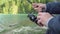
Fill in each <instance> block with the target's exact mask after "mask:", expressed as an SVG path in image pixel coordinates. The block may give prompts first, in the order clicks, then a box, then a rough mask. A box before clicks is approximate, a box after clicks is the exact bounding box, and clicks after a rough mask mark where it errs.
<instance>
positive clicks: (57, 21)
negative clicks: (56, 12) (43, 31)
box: [48, 16, 60, 32]
mask: <svg viewBox="0 0 60 34" xmlns="http://www.w3.org/2000/svg"><path fill="white" fill-rule="evenodd" d="M48 27H49V28H50V29H52V30H54V31H57V32H60V16H56V17H54V18H52V19H51V20H50V21H49V23H48Z"/></svg>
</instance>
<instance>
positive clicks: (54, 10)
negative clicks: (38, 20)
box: [45, 2, 60, 14]
mask: <svg viewBox="0 0 60 34" xmlns="http://www.w3.org/2000/svg"><path fill="white" fill-rule="evenodd" d="M45 8H46V11H45V12H48V13H51V14H60V2H50V3H47V4H46V7H45Z"/></svg>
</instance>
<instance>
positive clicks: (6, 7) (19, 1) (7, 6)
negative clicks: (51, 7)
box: [0, 0, 53, 14]
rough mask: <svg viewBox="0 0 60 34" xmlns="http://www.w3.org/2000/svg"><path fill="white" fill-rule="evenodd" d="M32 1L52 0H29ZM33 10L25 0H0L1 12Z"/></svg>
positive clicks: (13, 12)
mask: <svg viewBox="0 0 60 34" xmlns="http://www.w3.org/2000/svg"><path fill="white" fill-rule="evenodd" d="M30 1H31V2H32V3H33V2H37V3H40V2H41V3H46V1H47V2H50V1H53V0H30ZM32 11H33V12H35V11H34V10H33V8H32V6H31V4H30V3H29V2H28V1H27V0H0V13H3V14H21V13H29V12H32Z"/></svg>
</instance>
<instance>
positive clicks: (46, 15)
mask: <svg viewBox="0 0 60 34" xmlns="http://www.w3.org/2000/svg"><path fill="white" fill-rule="evenodd" d="M51 17H53V16H52V15H51V14H49V13H45V12H39V13H38V16H37V19H38V22H37V23H38V24H40V23H42V24H43V25H46V23H47V21H48V20H49V18H51Z"/></svg>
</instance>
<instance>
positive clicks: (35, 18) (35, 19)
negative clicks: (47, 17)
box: [28, 14, 43, 26]
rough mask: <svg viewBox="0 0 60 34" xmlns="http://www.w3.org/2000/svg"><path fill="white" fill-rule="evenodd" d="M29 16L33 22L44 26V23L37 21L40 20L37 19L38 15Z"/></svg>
mask: <svg viewBox="0 0 60 34" xmlns="http://www.w3.org/2000/svg"><path fill="white" fill-rule="evenodd" d="M28 18H29V19H30V20H31V21H32V22H34V23H36V24H37V25H39V26H43V24H42V23H40V24H38V23H37V21H38V20H37V16H35V15H34V14H28Z"/></svg>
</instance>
